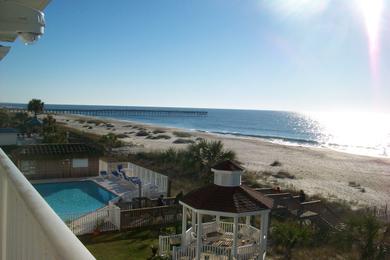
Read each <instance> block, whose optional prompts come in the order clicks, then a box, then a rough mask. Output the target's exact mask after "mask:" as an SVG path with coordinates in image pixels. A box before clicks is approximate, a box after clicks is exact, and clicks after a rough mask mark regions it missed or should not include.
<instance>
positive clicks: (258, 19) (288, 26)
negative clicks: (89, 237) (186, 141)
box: [0, 0, 390, 113]
mask: <svg viewBox="0 0 390 260" xmlns="http://www.w3.org/2000/svg"><path fill="white" fill-rule="evenodd" d="M45 17H46V24H47V25H46V31H45V34H44V35H43V37H42V38H41V39H40V40H39V41H38V42H36V43H35V44H33V45H28V46H26V45H24V44H23V43H22V42H21V41H19V40H18V41H17V42H15V43H12V44H10V45H11V46H12V49H11V51H10V53H9V54H8V55H7V56H6V57H5V58H4V59H3V60H2V61H1V62H0V102H18V103H26V102H27V101H28V100H29V99H31V98H40V99H42V100H43V101H44V102H45V103H50V104H99V105H131V106H132V105H135V106H168V107H207V108H240V109H272V110H290V111H329V110H334V111H340V110H343V111H348V110H353V111H356V110H359V111H380V112H386V113H388V112H390V102H389V101H390V1H389V0H256V1H255V0H246V1H240V0H192V1H190V0H164V1H157V0H154V1H151V0H138V1H135V0H132V1H129V0H116V1H101V0H98V1H96V0H94V1H92V0H83V1H74V0H69V1H56V0H54V1H52V2H51V3H50V4H49V6H48V7H47V8H46V9H45ZM4 45H5V44H4Z"/></svg>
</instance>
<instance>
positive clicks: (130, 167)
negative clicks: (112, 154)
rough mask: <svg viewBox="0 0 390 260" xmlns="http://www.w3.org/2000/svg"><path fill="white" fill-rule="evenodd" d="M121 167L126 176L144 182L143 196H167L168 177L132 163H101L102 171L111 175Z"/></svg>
mask: <svg viewBox="0 0 390 260" xmlns="http://www.w3.org/2000/svg"><path fill="white" fill-rule="evenodd" d="M119 165H121V166H122V167H123V170H124V171H125V172H126V175H127V176H129V177H138V178H139V179H140V180H141V182H142V193H143V194H142V196H145V197H151V196H152V197H156V196H157V197H158V196H159V195H160V194H163V195H164V196H167V193H168V177H167V176H165V175H163V174H160V173H158V172H155V171H152V170H149V169H146V168H144V167H141V166H139V165H136V164H133V163H131V162H107V163H104V162H101V167H103V168H102V169H101V170H106V171H107V172H108V173H109V174H110V173H111V172H112V171H115V170H116V169H117V168H118V166H119Z"/></svg>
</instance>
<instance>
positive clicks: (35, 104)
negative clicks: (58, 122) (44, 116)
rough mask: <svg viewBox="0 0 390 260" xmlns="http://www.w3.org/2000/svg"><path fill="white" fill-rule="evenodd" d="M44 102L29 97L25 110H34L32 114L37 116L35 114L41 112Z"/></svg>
mask: <svg viewBox="0 0 390 260" xmlns="http://www.w3.org/2000/svg"><path fill="white" fill-rule="evenodd" d="M43 108H44V103H43V102H42V101H41V100H40V99H35V98H34V99H31V100H30V102H28V105H27V110H28V111H30V112H34V116H35V117H37V114H39V113H41V112H43Z"/></svg>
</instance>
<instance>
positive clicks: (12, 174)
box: [0, 149, 95, 260]
mask: <svg viewBox="0 0 390 260" xmlns="http://www.w3.org/2000/svg"><path fill="white" fill-rule="evenodd" d="M0 174H4V175H5V177H6V178H7V179H8V180H9V181H10V182H12V183H10V182H8V185H10V184H11V185H13V188H14V189H15V191H16V192H17V194H18V195H19V196H20V198H21V199H22V200H23V202H24V203H25V205H26V207H27V208H28V209H29V211H30V213H31V216H32V217H33V218H34V219H35V220H36V222H37V223H38V224H39V225H40V228H41V230H42V233H43V234H44V235H45V236H46V237H47V240H48V241H49V243H50V244H51V246H52V248H53V251H55V252H56V253H57V257H58V258H59V259H66V260H68V259H69V260H73V259H95V258H94V257H93V255H92V254H91V253H90V252H89V251H88V250H87V249H86V247H85V246H84V245H83V244H82V243H81V242H80V240H78V238H77V237H76V236H75V235H74V234H73V233H72V231H70V229H69V228H68V227H67V226H66V225H65V223H64V222H63V221H62V220H61V219H60V218H59V217H58V216H57V214H56V213H55V212H54V211H53V209H52V208H51V207H50V206H49V205H48V204H47V203H46V201H45V200H44V199H43V198H42V197H41V196H40V194H39V193H38V192H37V191H36V190H35V188H34V187H33V186H32V185H31V184H30V183H29V182H28V181H27V179H26V178H25V177H24V175H23V174H22V173H21V172H20V170H19V169H18V168H17V167H16V166H15V165H14V164H13V163H12V161H11V160H10V159H9V158H8V156H7V155H6V154H5V153H4V152H3V150H2V149H0ZM9 206H10V207H12V206H13V205H9ZM1 239H7V238H6V237H2V238H1Z"/></svg>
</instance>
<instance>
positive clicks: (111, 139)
mask: <svg viewBox="0 0 390 260" xmlns="http://www.w3.org/2000/svg"><path fill="white" fill-rule="evenodd" d="M100 142H101V143H102V144H103V146H104V147H105V149H106V150H107V151H108V152H111V151H112V148H114V147H118V146H120V145H121V141H119V140H118V137H117V136H116V135H115V134H113V133H109V134H106V135H103V136H102V137H101V138H100Z"/></svg>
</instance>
